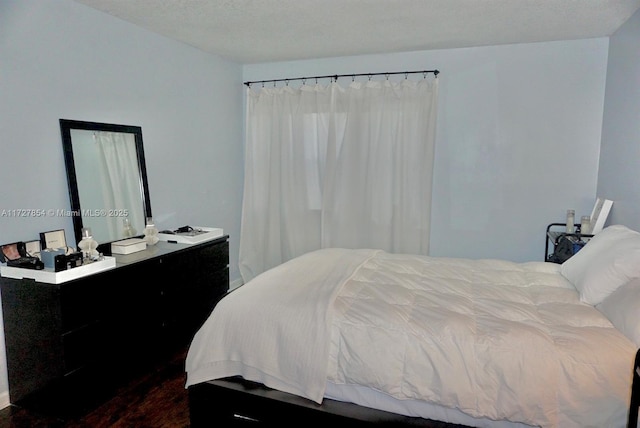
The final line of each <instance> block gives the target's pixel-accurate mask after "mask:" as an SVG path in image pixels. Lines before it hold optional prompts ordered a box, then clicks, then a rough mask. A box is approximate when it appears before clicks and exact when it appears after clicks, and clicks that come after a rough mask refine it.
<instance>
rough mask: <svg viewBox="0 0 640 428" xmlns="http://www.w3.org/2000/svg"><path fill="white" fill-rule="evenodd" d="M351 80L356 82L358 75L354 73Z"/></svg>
mask: <svg viewBox="0 0 640 428" xmlns="http://www.w3.org/2000/svg"><path fill="white" fill-rule="evenodd" d="M351 81H352V82H355V81H356V75H355V74H352V75H351Z"/></svg>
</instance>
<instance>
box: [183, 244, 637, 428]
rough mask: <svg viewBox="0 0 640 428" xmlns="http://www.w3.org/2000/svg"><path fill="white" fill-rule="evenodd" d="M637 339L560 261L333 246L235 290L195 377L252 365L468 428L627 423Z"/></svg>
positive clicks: (199, 341)
mask: <svg viewBox="0 0 640 428" xmlns="http://www.w3.org/2000/svg"><path fill="white" fill-rule="evenodd" d="M635 351H636V350H635V347H634V345H633V344H632V343H631V341H630V340H629V339H627V338H626V337H625V336H624V335H623V334H622V333H620V332H619V331H618V330H616V329H615V328H614V327H613V325H612V324H611V323H610V322H609V320H608V319H607V318H606V317H604V316H603V315H602V314H601V313H600V312H599V311H598V310H597V309H595V308H594V307H593V306H591V305H588V304H585V303H583V302H581V301H580V299H579V296H578V293H577V291H576V290H575V288H574V287H573V285H572V284H571V283H569V282H568V281H567V280H566V279H565V278H564V277H563V276H562V275H561V274H560V267H559V265H555V264H550V263H543V262H532V263H513V262H508V261H502V260H470V259H452V258H435V257H427V256H415V255H399V254H389V253H386V252H384V251H380V250H347V249H336V248H332V249H323V250H318V251H314V252H311V253H308V254H305V255H303V256H301V257H298V258H296V259H294V260H291V261H289V262H287V263H284V264H283V265H280V266H278V267H276V268H274V269H272V270H270V271H268V272H265V273H263V274H262V275H259V276H258V277H256V278H255V279H254V280H252V281H250V282H249V283H247V284H245V285H244V286H242V287H240V288H239V289H237V290H234V291H233V292H232V293H230V294H229V295H228V296H227V297H225V298H224V299H222V300H221V301H220V303H219V304H218V306H216V308H215V310H214V311H213V313H212V314H211V317H210V318H209V319H208V320H207V322H206V323H205V324H204V325H203V327H202V328H201V329H200V330H199V331H198V333H197V334H196V336H195V337H194V340H193V343H192V345H191V347H190V349H189V353H188V355H187V364H186V370H187V384H186V386H187V387H188V386H189V385H193V384H196V383H199V382H204V381H207V380H212V379H217V378H222V377H228V376H234V375H240V376H243V377H245V378H246V379H248V380H252V381H256V382H261V383H263V384H265V385H266V386H269V387H271V388H275V389H279V390H282V391H285V392H289V393H292V394H296V395H299V396H302V397H306V398H308V399H310V400H313V401H315V402H318V403H320V402H322V400H323V398H324V397H325V396H329V397H331V398H336V399H340V400H344V401H351V402H355V403H357V404H360V405H363V406H367V407H374V408H381V409H383V410H390V411H394V412H396V413H401V414H407V415H410V416H420V417H425V418H433V419H437V420H444V421H447V422H454V423H464V424H466V425H470V426H491V427H497V426H543V427H588V426H594V427H595V426H597V427H607V426H610V427H619V426H624V424H625V421H626V416H627V410H628V402H629V392H630V387H631V370H632V366H633V359H634V355H635Z"/></svg>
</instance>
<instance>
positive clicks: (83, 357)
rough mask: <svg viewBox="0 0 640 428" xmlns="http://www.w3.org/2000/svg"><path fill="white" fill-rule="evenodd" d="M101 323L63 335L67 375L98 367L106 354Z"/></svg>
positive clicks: (88, 325) (63, 351) (85, 326)
mask: <svg viewBox="0 0 640 428" xmlns="http://www.w3.org/2000/svg"><path fill="white" fill-rule="evenodd" d="M104 346H105V336H104V332H103V328H102V323H101V322H95V323H92V324H87V325H84V326H82V327H80V328H78V329H75V330H72V331H70V332H67V333H65V334H63V335H62V353H63V360H64V370H65V374H69V373H71V372H73V371H75V370H78V369H80V368H82V367H84V366H89V365H92V364H93V365H96V364H98V362H99V360H100V359H101V358H103V357H104V355H105V354H106V351H107V350H106V349H102V348H101V347H104Z"/></svg>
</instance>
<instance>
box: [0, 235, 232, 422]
mask: <svg viewBox="0 0 640 428" xmlns="http://www.w3.org/2000/svg"><path fill="white" fill-rule="evenodd" d="M115 258H116V267H115V268H113V269H110V270H107V271H104V272H99V273H96V274H92V275H88V276H85V277H81V278H77V279H73V280H70V281H67V282H63V283H60V284H49V283H43V282H37V281H34V280H31V279H14V278H6V277H0V285H1V290H2V310H3V315H4V333H5V341H6V350H7V367H8V374H9V376H8V377H9V379H8V380H9V394H10V400H11V402H12V403H13V404H17V405H19V406H23V407H27V408H31V409H34V410H37V411H40V412H43V413H46V414H52V415H56V414H57V415H60V416H68V415H73V414H78V413H80V412H83V411H85V410H87V409H88V408H90V407H92V406H94V405H95V404H97V403H99V402H100V400H101V399H102V398H106V397H107V396H109V395H110V394H111V393H112V392H113V391H114V390H115V388H117V387H118V386H120V385H122V384H123V383H124V382H125V381H126V380H127V379H130V378H131V377H132V376H133V375H134V374H137V373H140V371H144V370H148V369H150V368H152V367H153V365H154V364H162V362H163V361H165V360H166V359H167V358H169V357H171V356H172V355H173V354H175V352H176V350H179V349H180V348H181V347H186V346H187V345H188V344H189V342H190V340H191V339H192V337H193V335H194V333H195V332H196V330H197V329H198V328H199V327H200V326H201V324H202V323H203V322H204V320H205V319H206V318H207V316H208V315H209V314H210V312H211V310H212V309H213V307H214V306H215V305H216V303H217V301H218V300H219V299H220V298H221V297H222V296H223V295H224V294H225V293H226V292H227V291H228V289H229V268H228V264H229V243H228V235H225V236H222V237H220V238H218V239H214V240H211V241H207V242H203V243H199V244H194V245H190V244H173V243H167V242H158V243H157V244H156V245H154V246H150V247H148V249H146V250H144V251H139V252H136V253H132V254H127V255H116V256H115Z"/></svg>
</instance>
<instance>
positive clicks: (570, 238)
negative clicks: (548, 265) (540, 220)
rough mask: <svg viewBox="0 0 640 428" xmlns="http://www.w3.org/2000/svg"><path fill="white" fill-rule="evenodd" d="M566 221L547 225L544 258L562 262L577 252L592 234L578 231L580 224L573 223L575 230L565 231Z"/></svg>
mask: <svg viewBox="0 0 640 428" xmlns="http://www.w3.org/2000/svg"><path fill="white" fill-rule="evenodd" d="M566 230H567V224H566V223H551V224H549V225H548V226H547V235H546V240H545V246H544V260H545V261H546V262H552V263H564V262H565V261H567V260H568V259H569V258H571V256H573V255H574V254H575V253H577V252H578V251H579V250H580V249H581V248H582V247H583V246H584V245H585V244H586V243H587V242H588V241H589V239H590V238H592V237H593V235H590V234H582V233H580V224H575V232H574V233H567V231H566Z"/></svg>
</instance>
